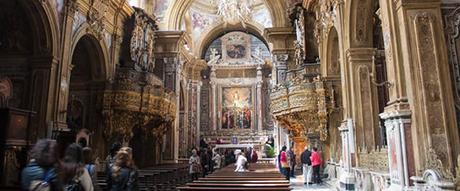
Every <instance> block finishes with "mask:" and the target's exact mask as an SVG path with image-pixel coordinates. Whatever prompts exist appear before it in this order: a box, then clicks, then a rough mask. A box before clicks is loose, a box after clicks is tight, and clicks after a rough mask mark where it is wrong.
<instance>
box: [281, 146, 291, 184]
mask: <svg viewBox="0 0 460 191" xmlns="http://www.w3.org/2000/svg"><path fill="white" fill-rule="evenodd" d="M279 158H280V159H279V160H280V164H281V168H282V169H283V173H284V175H285V176H286V180H289V178H290V174H291V169H290V167H289V156H288V154H287V153H286V146H283V148H281V153H280V156H279Z"/></svg>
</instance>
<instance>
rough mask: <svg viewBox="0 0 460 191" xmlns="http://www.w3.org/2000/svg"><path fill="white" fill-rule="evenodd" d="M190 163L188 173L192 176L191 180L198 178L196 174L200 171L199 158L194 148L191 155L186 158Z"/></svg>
mask: <svg viewBox="0 0 460 191" xmlns="http://www.w3.org/2000/svg"><path fill="white" fill-rule="evenodd" d="M188 164H189V165H190V170H189V173H190V175H191V176H192V180H198V176H199V174H200V173H201V168H202V167H201V159H200V157H199V156H198V154H197V151H196V150H195V149H193V150H192V156H191V157H190V159H189V160H188Z"/></svg>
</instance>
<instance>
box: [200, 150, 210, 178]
mask: <svg viewBox="0 0 460 191" xmlns="http://www.w3.org/2000/svg"><path fill="white" fill-rule="evenodd" d="M200 158H201V167H202V169H203V177H204V176H206V175H208V173H209V170H210V169H209V168H210V165H209V163H210V162H211V156H209V153H208V151H207V149H204V150H202V151H201V155H200Z"/></svg>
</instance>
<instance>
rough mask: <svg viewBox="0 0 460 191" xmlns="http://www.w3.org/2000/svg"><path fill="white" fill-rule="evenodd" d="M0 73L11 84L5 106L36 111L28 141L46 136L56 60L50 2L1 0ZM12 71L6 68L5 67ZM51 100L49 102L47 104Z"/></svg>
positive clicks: (55, 26)
mask: <svg viewBox="0 0 460 191" xmlns="http://www.w3.org/2000/svg"><path fill="white" fill-rule="evenodd" d="M0 9H1V10H0V20H1V21H0V22H1V23H2V24H4V25H6V26H0V42H2V43H1V45H0V75H4V76H8V77H9V78H10V79H11V82H12V84H13V96H12V99H10V102H9V106H10V107H16V108H20V109H25V110H31V111H35V112H37V115H36V117H35V118H33V119H32V122H31V134H33V136H31V137H30V141H32V142H34V141H35V140H36V139H38V138H42V137H46V136H47V135H50V132H48V128H47V125H49V124H50V123H49V122H50V121H52V120H53V114H52V113H53V110H54V109H55V105H54V104H55V103H56V102H55V101H54V99H55V97H54V96H52V95H54V94H55V93H54V92H53V91H54V90H55V89H54V88H53V87H55V84H54V83H55V82H56V78H58V77H57V69H58V66H57V65H58V63H59V49H58V48H59V30H58V28H59V27H58V23H57V20H58V19H57V18H56V13H55V11H54V8H53V6H52V5H51V4H50V2H48V1H46V2H43V3H42V2H41V1H30V2H29V1H26V0H18V1H1V2H0ZM7 68H8V69H12V70H6V69H7ZM48 103H51V104H48Z"/></svg>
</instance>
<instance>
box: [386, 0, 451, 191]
mask: <svg viewBox="0 0 460 191" xmlns="http://www.w3.org/2000/svg"><path fill="white" fill-rule="evenodd" d="M440 3H441V1H440V0H428V1H410V0H396V1H395V0H380V6H381V10H380V14H381V17H382V27H383V34H384V40H385V51H386V52H385V53H386V59H387V70H388V79H389V82H390V83H391V84H392V86H391V87H390V104H389V106H388V107H387V108H385V113H384V114H382V115H381V116H382V118H384V119H386V120H389V121H388V123H387V122H385V125H386V128H387V132H389V129H392V128H393V129H394V126H398V127H399V128H400V129H401V130H400V131H404V132H405V134H403V135H404V136H410V139H408V138H406V139H405V140H406V141H411V142H410V143H406V144H403V143H401V142H397V141H396V142H395V141H394V140H391V139H390V138H391V137H394V136H395V137H396V138H397V136H398V134H397V133H391V132H390V135H388V144H389V145H391V144H393V143H392V142H395V143H394V144H395V147H396V148H399V147H400V148H401V149H402V150H403V152H402V153H398V152H399V151H398V152H397V153H396V154H397V155H396V156H394V155H393V153H390V154H389V161H390V163H389V164H390V165H391V164H392V162H394V163H395V166H398V167H401V169H398V171H397V172H395V171H394V170H393V169H394V168H393V169H392V168H391V167H390V170H391V172H390V173H391V174H392V184H396V185H398V186H400V187H406V186H408V184H409V182H408V177H409V176H411V175H414V174H417V175H422V173H423V172H424V171H425V170H427V169H432V170H436V171H437V172H438V173H439V174H441V176H442V177H443V178H447V179H449V178H452V177H449V176H450V175H449V174H451V172H452V170H453V168H454V161H455V158H456V156H457V155H458V154H459V139H458V132H457V130H456V129H455V128H453V127H455V126H456V125H455V124H456V119H455V111H454V107H452V105H453V104H454V102H453V96H452V95H453V93H452V88H451V87H452V84H451V82H450V73H449V71H448V69H449V66H448V61H447V53H446V52H447V51H446V44H445V39H444V36H443V31H442V28H443V27H442V17H441V11H440ZM406 97H407V98H406ZM408 109H410V111H411V112H410V114H407V115H410V119H411V122H407V121H406V122H404V121H401V120H400V122H399V125H387V124H394V123H392V121H393V122H394V120H393V118H392V117H385V116H391V114H392V113H403V111H404V110H408ZM405 113H407V112H405ZM401 126H402V127H403V128H401ZM397 131H398V129H396V131H395V132H397ZM390 147H391V146H390ZM390 150H391V149H390ZM404 151H405V152H404ZM390 152H391V151H390ZM398 154H399V155H404V154H407V157H408V159H407V160H408V162H407V163H408V164H409V165H404V161H403V160H399V159H400V158H398V156H399V155H398ZM433 158H436V161H438V160H439V161H440V162H441V164H442V165H440V166H439V165H433V164H437V162H433V161H432V160H431V159H433ZM411 159H412V160H413V161H411ZM414 159H416V160H414ZM411 164H414V166H412V167H411ZM404 171H406V172H407V173H403V172H404ZM394 174H399V175H402V177H399V178H394V177H393V175H394Z"/></svg>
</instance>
